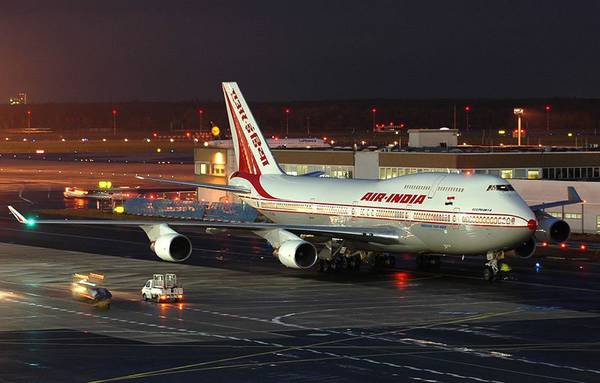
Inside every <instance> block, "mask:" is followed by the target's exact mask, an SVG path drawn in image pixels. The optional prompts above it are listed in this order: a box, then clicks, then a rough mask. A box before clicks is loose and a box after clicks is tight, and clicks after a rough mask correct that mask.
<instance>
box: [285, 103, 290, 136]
mask: <svg viewBox="0 0 600 383" xmlns="http://www.w3.org/2000/svg"><path fill="white" fill-rule="evenodd" d="M289 135H290V108H285V136H286V137H288V136H289Z"/></svg>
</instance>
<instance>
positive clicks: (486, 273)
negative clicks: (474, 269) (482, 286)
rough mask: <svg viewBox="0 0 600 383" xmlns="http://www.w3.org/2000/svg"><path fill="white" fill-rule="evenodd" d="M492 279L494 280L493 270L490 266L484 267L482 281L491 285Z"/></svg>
mask: <svg viewBox="0 0 600 383" xmlns="http://www.w3.org/2000/svg"><path fill="white" fill-rule="evenodd" d="M494 279H496V276H495V275H494V270H493V269H492V268H491V267H490V266H486V267H485V268H484V269H483V280H484V281H487V282H490V283H492V282H494Z"/></svg>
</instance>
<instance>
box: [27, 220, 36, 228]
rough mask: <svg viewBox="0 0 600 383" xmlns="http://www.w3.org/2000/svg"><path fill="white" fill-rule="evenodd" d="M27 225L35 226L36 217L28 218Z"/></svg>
mask: <svg viewBox="0 0 600 383" xmlns="http://www.w3.org/2000/svg"><path fill="white" fill-rule="evenodd" d="M27 226H29V227H33V226H35V219H33V218H27Z"/></svg>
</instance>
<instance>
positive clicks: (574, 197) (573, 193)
mask: <svg viewBox="0 0 600 383" xmlns="http://www.w3.org/2000/svg"><path fill="white" fill-rule="evenodd" d="M567 193H568V196H569V201H570V202H572V203H580V202H583V200H582V199H581V197H580V196H579V193H577V190H575V188H574V187H573V186H568V187H567Z"/></svg>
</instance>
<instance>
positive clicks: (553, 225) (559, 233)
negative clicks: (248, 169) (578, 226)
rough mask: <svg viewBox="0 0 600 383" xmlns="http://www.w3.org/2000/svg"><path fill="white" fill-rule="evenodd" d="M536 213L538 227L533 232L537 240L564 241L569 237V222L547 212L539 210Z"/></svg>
mask: <svg viewBox="0 0 600 383" xmlns="http://www.w3.org/2000/svg"><path fill="white" fill-rule="evenodd" d="M536 215H537V217H536V218H537V221H538V228H537V230H536V232H535V239H537V240H538V241H544V242H548V241H554V242H558V243H562V242H565V241H566V240H567V239H569V235H570V234H571V228H570V227H569V224H568V223H566V222H565V221H563V220H562V219H558V218H556V217H553V216H551V215H550V214H548V213H543V212H539V213H537V214H536Z"/></svg>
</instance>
